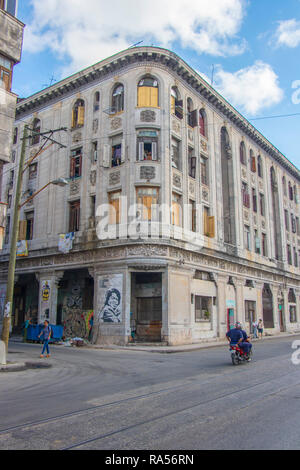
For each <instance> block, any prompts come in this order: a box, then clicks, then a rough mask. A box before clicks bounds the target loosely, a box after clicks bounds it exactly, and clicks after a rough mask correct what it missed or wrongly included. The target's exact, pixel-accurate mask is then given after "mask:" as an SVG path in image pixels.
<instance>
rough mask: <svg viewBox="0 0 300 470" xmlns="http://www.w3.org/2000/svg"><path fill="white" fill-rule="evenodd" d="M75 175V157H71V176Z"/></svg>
mask: <svg viewBox="0 0 300 470" xmlns="http://www.w3.org/2000/svg"><path fill="white" fill-rule="evenodd" d="M74 176H75V158H72V157H71V158H70V178H74Z"/></svg>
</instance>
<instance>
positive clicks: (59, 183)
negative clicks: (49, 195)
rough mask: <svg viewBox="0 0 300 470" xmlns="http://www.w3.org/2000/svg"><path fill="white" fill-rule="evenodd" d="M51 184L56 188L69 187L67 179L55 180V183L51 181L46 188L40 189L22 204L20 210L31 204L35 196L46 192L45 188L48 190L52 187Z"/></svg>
mask: <svg viewBox="0 0 300 470" xmlns="http://www.w3.org/2000/svg"><path fill="white" fill-rule="evenodd" d="M50 184H54V185H55V186H60V187H63V186H67V185H68V184H69V183H68V181H67V180H66V179H65V178H58V179H56V180H53V181H50V182H49V183H47V184H45V186H43V187H42V188H41V189H39V190H38V191H36V192H35V193H34V194H32V196H30V197H29V198H28V199H26V201H24V202H22V204H20V205H19V209H21V207H23V206H25V205H26V204H28V202H30V201H31V200H32V199H33V198H35V196H36V195H37V194H39V193H41V192H42V191H44V189H45V188H47V187H48V186H50Z"/></svg>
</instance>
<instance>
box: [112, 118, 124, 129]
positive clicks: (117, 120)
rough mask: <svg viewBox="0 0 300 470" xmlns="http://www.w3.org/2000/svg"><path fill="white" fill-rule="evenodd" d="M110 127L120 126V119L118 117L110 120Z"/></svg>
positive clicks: (116, 127) (117, 127)
mask: <svg viewBox="0 0 300 470" xmlns="http://www.w3.org/2000/svg"><path fill="white" fill-rule="evenodd" d="M110 127H111V129H113V130H117V129H119V128H120V127H122V119H121V118H118V117H116V118H113V119H112V120H111V122H110Z"/></svg>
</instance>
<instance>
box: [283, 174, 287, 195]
mask: <svg viewBox="0 0 300 470" xmlns="http://www.w3.org/2000/svg"><path fill="white" fill-rule="evenodd" d="M282 189H283V195H284V196H287V189H286V179H285V176H283V178H282Z"/></svg>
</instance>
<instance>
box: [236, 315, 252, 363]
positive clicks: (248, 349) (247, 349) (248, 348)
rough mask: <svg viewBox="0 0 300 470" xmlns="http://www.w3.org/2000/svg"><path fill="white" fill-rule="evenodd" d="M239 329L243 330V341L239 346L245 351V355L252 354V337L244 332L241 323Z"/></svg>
mask: <svg viewBox="0 0 300 470" xmlns="http://www.w3.org/2000/svg"><path fill="white" fill-rule="evenodd" d="M239 328H240V329H241V332H242V335H243V341H242V342H241V343H240V344H239V347H240V348H241V349H242V350H243V352H244V353H245V354H247V355H248V354H250V352H251V349H252V344H251V343H250V341H249V340H250V337H249V336H248V334H247V332H246V331H245V330H243V325H242V324H241V323H240V325H239Z"/></svg>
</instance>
